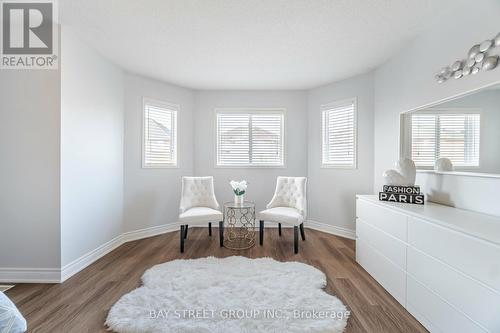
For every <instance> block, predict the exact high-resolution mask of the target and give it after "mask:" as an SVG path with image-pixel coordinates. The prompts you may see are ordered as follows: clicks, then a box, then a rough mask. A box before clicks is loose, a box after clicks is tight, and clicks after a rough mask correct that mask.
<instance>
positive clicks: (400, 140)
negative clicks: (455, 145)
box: [398, 81, 500, 178]
mask: <svg viewBox="0 0 500 333" xmlns="http://www.w3.org/2000/svg"><path fill="white" fill-rule="evenodd" d="M499 84H500V81H496V82H493V83H488V84H485V85H482V86H480V87H478V88H474V89H471V90H468V91H466V92H464V93H459V94H456V95H452V96H449V97H446V98H443V99H440V100H437V101H434V102H431V103H428V104H424V105H421V106H418V107H416V108H413V109H410V110H406V111H402V112H400V113H399V115H398V116H399V136H398V147H399V154H398V155H399V158H403V157H404V153H405V148H404V147H403V144H404V140H403V137H404V135H405V133H404V130H405V124H404V115H405V114H407V113H413V112H417V111H419V110H424V109H427V108H432V107H436V106H439V105H441V104H443V103H446V102H449V101H453V100H456V99H459V98H462V97H465V96H469V95H472V94H475V93H477V92H479V91H481V90H483V89H486V88H489V87H492V86H495V85H499ZM417 173H431V174H436V175H451V176H466V177H483V178H500V173H498V174H496V173H480V172H474V171H463V170H458V171H435V170H432V169H417Z"/></svg>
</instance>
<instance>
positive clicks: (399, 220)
mask: <svg viewBox="0 0 500 333" xmlns="http://www.w3.org/2000/svg"><path fill="white" fill-rule="evenodd" d="M356 217H357V218H359V219H361V220H362V221H363V222H365V223H367V224H370V225H372V226H374V227H377V228H379V229H381V230H383V231H384V232H386V233H388V234H390V235H392V236H394V237H396V238H398V239H400V240H402V241H403V242H406V232H407V217H406V215H403V214H400V213H397V212H395V211H393V210H391V209H389V208H385V207H382V206H380V205H376V204H373V203H370V202H367V201H365V200H362V199H358V200H357V201H356Z"/></svg>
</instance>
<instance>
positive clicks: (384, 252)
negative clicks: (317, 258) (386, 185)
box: [356, 195, 500, 333]
mask: <svg viewBox="0 0 500 333" xmlns="http://www.w3.org/2000/svg"><path fill="white" fill-rule="evenodd" d="M356 261H357V262H358V263H359V264H360V265H361V266H363V268H364V269H365V270H366V271H367V272H368V273H370V274H371V275H372V276H373V277H374V278H375V279H376V280H377V281H378V282H379V283H380V284H381V285H382V286H383V287H384V288H385V289H386V290H387V291H388V292H389V293H390V294H391V295H392V296H393V297H394V298H395V299H396V300H397V301H398V302H399V303H401V304H402V305H403V306H404V307H405V308H406V309H407V310H408V311H409V312H410V313H411V314H412V315H413V316H414V317H415V318H417V320H419V321H420V322H421V323H422V325H424V326H425V327H426V328H427V329H428V330H429V331H430V332H452V333H457V332H460V333H468V332H492V333H493V332H500V217H494V216H490V215H485V214H480V213H474V212H471V211H466V210H461V209H457V208H453V207H448V206H443V205H438V204H433V203H427V204H426V205H424V206H418V205H407V204H400V203H388V202H380V201H378V199H377V197H376V196H371V195H359V196H357V200H356Z"/></svg>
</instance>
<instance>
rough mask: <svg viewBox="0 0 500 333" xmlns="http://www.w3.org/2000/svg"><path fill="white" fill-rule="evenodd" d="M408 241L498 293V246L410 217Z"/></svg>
mask: <svg viewBox="0 0 500 333" xmlns="http://www.w3.org/2000/svg"><path fill="white" fill-rule="evenodd" d="M409 220H410V221H409V223H408V243H409V244H410V245H411V246H413V247H415V248H417V249H419V250H421V251H422V252H424V253H427V254H428V255H430V256H432V257H434V258H437V259H439V260H441V261H443V262H445V263H447V264H449V265H450V266H452V267H454V268H456V269H457V270H459V271H461V272H464V273H465V274H467V275H469V276H471V277H473V278H475V279H477V280H479V281H481V282H483V283H484V284H486V285H488V286H490V287H492V288H493V289H495V290H496V291H498V292H500V247H499V246H497V245H494V244H491V243H488V242H486V241H483V240H480V239H477V238H474V237H471V236H468V235H466V234H462V233H460V232H457V231H454V230H451V229H447V228H444V227H441V226H438V225H435V224H432V223H429V222H426V221H423V220H420V219H416V218H410V219H409Z"/></svg>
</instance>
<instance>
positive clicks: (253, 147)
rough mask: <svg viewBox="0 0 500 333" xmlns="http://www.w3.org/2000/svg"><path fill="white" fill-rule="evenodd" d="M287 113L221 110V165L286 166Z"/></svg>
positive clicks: (218, 161) (219, 141)
mask: <svg viewBox="0 0 500 333" xmlns="http://www.w3.org/2000/svg"><path fill="white" fill-rule="evenodd" d="M283 132H284V111H283V110H279V111H277V110H258V111H244V110H217V166H283V165H284V133H283Z"/></svg>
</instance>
